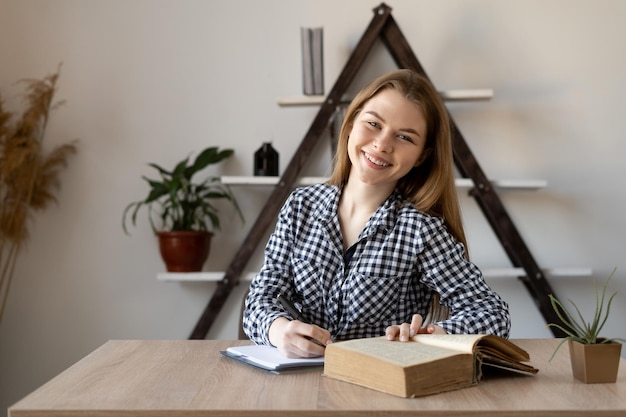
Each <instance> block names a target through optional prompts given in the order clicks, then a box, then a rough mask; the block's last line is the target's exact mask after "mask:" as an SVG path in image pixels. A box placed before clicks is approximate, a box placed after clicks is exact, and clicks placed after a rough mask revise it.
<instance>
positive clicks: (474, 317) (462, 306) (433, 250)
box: [421, 221, 511, 338]
mask: <svg viewBox="0 0 626 417" xmlns="http://www.w3.org/2000/svg"><path fill="white" fill-rule="evenodd" d="M427 229H428V230H427V232H426V233H425V235H424V236H425V239H426V240H425V250H424V251H423V252H422V254H421V268H422V271H421V276H422V280H423V282H424V284H425V285H427V286H429V287H430V288H432V289H433V290H434V291H436V292H437V293H439V295H440V297H441V303H442V304H443V305H444V306H446V307H448V308H449V309H450V317H449V319H448V320H444V321H441V322H438V323H435V324H437V325H439V326H441V327H443V328H444V329H445V330H446V331H447V332H448V333H456V334H495V335H498V336H501V337H505V338H507V337H508V336H509V332H510V328H511V317H510V313H509V307H508V304H507V303H506V302H505V301H504V300H503V299H502V298H501V297H500V296H499V295H498V294H497V293H496V292H495V291H493V290H492V289H491V288H490V287H489V285H488V284H487V282H486V281H485V279H484V277H483V275H482V273H481V272H480V269H479V268H478V267H477V266H476V265H474V264H473V263H472V262H470V261H469V260H468V259H467V258H466V255H465V248H464V246H463V245H462V244H461V243H460V242H458V241H457V240H456V239H454V237H453V236H452V235H451V234H450V233H448V231H447V230H446V228H445V226H444V225H443V224H442V222H441V221H439V222H438V223H433V224H431V225H429V226H427Z"/></svg>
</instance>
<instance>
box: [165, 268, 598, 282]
mask: <svg viewBox="0 0 626 417" xmlns="http://www.w3.org/2000/svg"><path fill="white" fill-rule="evenodd" d="M542 271H543V272H544V274H546V275H549V276H552V277H588V276H591V268H546V269H542ZM482 273H483V276H484V277H485V278H515V277H520V276H524V275H526V272H525V271H524V268H485V269H482ZM224 274H225V272H159V273H158V274H157V280H159V281H166V282H218V281H221V280H222V279H223V278H224ZM255 275H256V272H244V273H243V275H242V276H241V280H242V281H246V282H249V281H252V278H254V276H255Z"/></svg>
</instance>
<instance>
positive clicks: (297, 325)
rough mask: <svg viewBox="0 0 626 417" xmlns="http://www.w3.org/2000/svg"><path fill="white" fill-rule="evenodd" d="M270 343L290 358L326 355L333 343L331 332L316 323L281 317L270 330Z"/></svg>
mask: <svg viewBox="0 0 626 417" xmlns="http://www.w3.org/2000/svg"><path fill="white" fill-rule="evenodd" d="M268 336H269V339H270V343H271V344H272V345H274V346H276V347H277V348H278V350H279V351H280V352H281V353H282V354H283V355H285V356H286V357H288V358H314V357H318V356H324V349H325V347H326V345H327V344H329V343H331V342H332V341H331V338H330V332H329V331H328V330H325V329H322V328H321V327H319V326H316V325H314V324H307V323H304V322H301V321H299V320H289V319H287V318H286V317H279V318H277V319H276V320H274V321H273V322H272V324H271V326H270V330H269V335H268Z"/></svg>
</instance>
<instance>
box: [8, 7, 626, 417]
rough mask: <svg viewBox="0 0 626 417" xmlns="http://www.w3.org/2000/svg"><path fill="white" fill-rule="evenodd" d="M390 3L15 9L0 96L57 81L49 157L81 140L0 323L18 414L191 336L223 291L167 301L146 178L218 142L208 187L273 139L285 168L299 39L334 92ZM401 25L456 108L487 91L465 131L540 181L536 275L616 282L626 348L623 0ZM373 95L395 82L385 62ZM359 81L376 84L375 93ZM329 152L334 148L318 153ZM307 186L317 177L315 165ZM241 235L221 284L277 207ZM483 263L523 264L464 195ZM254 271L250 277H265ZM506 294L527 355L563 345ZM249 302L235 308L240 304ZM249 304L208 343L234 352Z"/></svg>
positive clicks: (306, 114) (573, 294) (527, 196)
mask: <svg viewBox="0 0 626 417" xmlns="http://www.w3.org/2000/svg"><path fill="white" fill-rule="evenodd" d="M378 4H379V3H378V2H376V1H372V2H370V3H367V2H363V1H362V0H349V1H341V2H338V1H335V0H315V1H313V0H295V1H294V0H270V1H267V0H266V1H254V0H248V1H245V0H235V1H211V0H204V1H201V0H196V1H192V0H181V1H165V0H124V1H122V0H99V1H98V0H92V1H80V0H54V1H52V0H0V57H1V62H2V64H1V65H0V92H1V93H2V96H3V97H4V98H5V101H6V103H7V105H10V106H15V104H16V94H17V93H18V92H19V91H20V89H19V86H16V85H15V84H14V82H15V81H16V80H18V79H21V78H25V77H26V78H27V77H43V76H45V75H47V74H50V73H52V72H53V71H54V70H55V69H56V67H57V64H58V63H59V62H61V61H62V62H63V67H62V73H61V79H60V89H59V92H58V98H59V99H65V100H67V105H66V106H64V107H62V108H61V109H59V110H58V111H57V112H56V113H55V114H54V116H53V118H52V120H51V124H50V126H49V129H48V134H47V137H46V144H47V145H48V146H52V145H56V144H60V143H62V142H65V141H66V140H70V139H74V138H79V139H80V142H79V153H78V154H77V155H76V156H75V157H73V158H72V159H71V161H70V164H69V166H68V167H67V169H66V170H65V171H64V173H63V176H62V189H61V192H60V193H59V195H58V197H59V204H58V206H53V207H52V208H51V209H49V210H47V211H45V212H44V213H41V214H37V215H36V216H35V217H34V219H33V223H32V228H31V235H32V239H31V241H30V243H29V245H28V247H27V248H26V250H25V251H24V252H23V254H22V256H21V257H20V259H19V263H18V266H17V270H16V273H15V281H14V285H13V287H12V290H11V294H10V296H9V303H8V306H7V310H6V314H5V318H4V320H3V322H2V323H1V324H0V408H2V409H4V408H6V407H8V406H9V405H10V404H11V403H13V402H15V401H17V400H18V399H19V398H20V397H22V396H24V395H26V394H27V393H28V392H30V391H31V390H33V389H35V388H36V387H37V386H39V385H41V384H42V383H43V382H45V381H46V380H48V379H50V378H51V377H53V376H54V375H55V374H57V373H58V372H60V371H61V370H63V369H64V368H66V367H67V366H69V365H70V364H71V363H73V362H75V361H76V360H78V359H79V358H81V357H82V356H84V355H85V354H87V353H88V352H90V351H91V350H93V349H95V348H96V347H98V346H99V345H100V344H102V343H103V342H105V341H106V340H108V339H119V338H154V339H160V338H186V337H188V335H189V334H190V332H191V330H192V329H193V327H194V325H195V323H196V321H197V319H198V317H199V315H200V313H201V312H202V310H203V309H204V307H205V305H206V302H207V301H208V300H209V298H210V295H211V292H212V290H213V284H197V283H196V284H192V283H187V284H178V283H163V282H157V281H156V279H155V277H156V274H157V272H159V271H161V270H162V269H163V266H162V263H161V260H160V259H159V256H158V254H157V251H156V243H155V241H154V238H153V236H152V234H151V231H150V229H149V225H148V223H147V222H142V223H141V224H140V226H139V227H137V228H135V229H133V230H132V236H131V237H128V236H126V235H124V233H123V232H122V229H121V226H120V221H121V213H122V210H123V208H124V207H125V205H126V204H127V203H128V202H130V201H132V200H135V199H139V198H141V197H143V196H144V194H145V192H146V189H145V187H144V184H143V182H142V180H141V179H140V176H141V175H142V174H152V172H151V171H150V169H149V168H148V167H146V163H147V162H157V163H161V164H163V165H166V166H167V165H171V164H173V163H174V162H176V161H178V160H179V159H181V158H182V157H183V156H186V155H187V154H189V153H191V152H196V151H198V150H200V149H202V148H203V147H205V146H207V145H209V144H213V145H218V146H222V147H232V148H234V149H235V151H236V155H235V158H233V159H232V160H230V161H228V162H227V163H225V164H223V166H221V167H220V168H219V169H218V168H217V167H216V168H215V169H214V170H213V173H216V174H227V175H251V173H252V154H253V152H254V150H255V149H257V148H258V147H259V146H260V144H261V143H262V142H263V141H268V140H271V141H272V142H273V144H274V147H275V148H276V149H278V151H279V152H280V156H281V167H282V168H283V169H284V167H285V166H286V164H287V162H288V160H289V158H290V156H291V155H292V154H293V152H294V150H295V148H296V146H297V144H298V143H299V142H300V141H301V139H302V137H303V136H304V133H305V132H306V130H307V129H308V127H309V124H310V122H311V120H312V118H313V117H314V115H315V113H316V109H315V108H280V107H278V106H277V104H276V99H277V98H278V97H280V96H292V95H298V94H299V93H300V92H301V77H300V74H301V72H300V71H301V67H300V47H299V28H300V26H316V25H323V26H324V28H325V32H324V36H325V60H326V66H325V73H326V80H327V90H329V89H330V87H331V86H332V83H333V82H334V80H335V78H336V77H337V75H338V74H339V73H340V71H341V69H342V68H343V65H344V64H345V62H346V60H347V57H348V55H349V53H350V51H351V49H352V48H353V46H354V45H355V43H356V42H357V41H358V39H359V37H360V36H361V34H362V33H363V31H364V29H365V27H366V26H367V25H368V23H369V22H370V20H371V19H372V17H373V14H372V9H373V8H374V7H375V6H377V5H378ZM389 5H390V6H391V7H393V15H394V18H395V19H396V20H397V22H398V24H399V25H400V28H401V29H402V30H403V32H404V34H405V35H406V37H407V39H408V40H409V42H410V44H411V45H412V47H413V49H414V51H415V52H416V54H417V56H418V58H419V59H420V61H421V62H422V64H423V65H424V67H425V69H426V71H427V72H428V74H429V75H430V77H431V78H432V79H433V81H434V82H435V84H436V85H437V87H438V88H440V89H452V88H493V89H494V90H495V97H494V98H493V100H491V101H489V102H484V103H470V104H455V105H453V106H451V107H450V108H451V110H452V113H453V115H454V117H455V120H456V121H457V123H458V125H459V127H460V128H461V130H462V131H463V133H464V135H465V137H466V139H467V140H468V142H469V143H470V146H471V147H472V149H473V151H474V153H475V155H476V156H477V157H478V159H479V160H480V161H481V163H482V166H483V168H484V170H485V171H486V172H487V174H488V175H489V176H490V177H493V178H506V179H524V178H531V179H546V180H547V181H548V184H549V186H548V188H546V189H544V190H540V191H534V192H521V193H512V192H507V193H505V194H502V198H503V200H504V203H505V205H506V206H507V208H508V209H509V210H510V214H511V216H512V218H513V219H514V221H515V223H516V224H517V226H518V228H519V230H520V232H521V234H522V236H523V237H524V238H525V239H526V242H527V243H528V245H529V247H530V248H531V250H532V251H533V254H534V256H535V257H536V259H537V261H538V262H539V264H540V265H542V266H544V267H591V268H592V269H593V271H594V272H593V278H597V279H603V278H604V277H606V276H607V275H608V273H609V272H610V271H611V270H612V269H613V267H615V266H617V267H618V273H617V276H616V277H615V280H614V282H613V285H612V288H613V289H616V290H620V291H621V293H620V295H619V296H618V298H617V299H616V301H615V304H614V312H615V317H614V319H613V320H612V321H610V322H609V324H608V325H607V331H606V334H607V335H611V336H625V334H626V329H625V326H624V322H623V320H621V317H624V316H625V315H626V257H625V256H624V253H623V252H624V249H625V248H626V245H625V243H626V227H625V224H626V223H625V222H624V220H623V213H624V212H626V193H625V192H624V191H625V185H624V183H623V179H624V178H625V174H626V168H625V166H626V164H624V161H623V159H624V154H626V145H625V143H626V141H625V137H624V135H625V133H624V132H626V118H625V117H624V116H623V109H624V104H623V103H624V98H625V97H626V82H625V80H624V74H626V51H625V50H624V48H623V45H622V41H623V39H624V37H625V36H626V29H624V28H623V24H622V20H623V17H624V16H626V2H623V1H621V0H613V1H611V0H601V1H591V0H588V1H571V0H509V1H506V2H503V1H497V0H449V1H445V2H441V1H434V0H431V1H425V0H423V1H415V0H391V1H389ZM369 64H370V65H369V66H368V68H367V69H366V70H365V71H364V73H362V74H361V75H360V80H364V79H367V78H369V77H370V76H373V75H377V74H378V73H379V72H382V71H386V70H387V69H391V68H393V66H392V64H391V61H390V59H389V58H388V56H387V55H386V54H385V52H384V51H382V48H378V50H377V51H375V52H374V54H373V57H372V58H371V59H370V60H369ZM359 82H362V81H359ZM324 145H326V144H324ZM317 156H318V158H316V159H317V161H318V162H316V163H313V164H312V166H311V167H308V168H307V174H315V175H323V174H324V173H325V170H326V169H327V166H328V162H329V156H328V150H327V147H326V146H322V147H321V148H320V149H319V150H318V152H317ZM236 192H237V195H238V196H239V198H240V200H241V202H242V204H243V205H244V206H245V211H246V217H247V219H248V221H247V223H245V224H244V225H242V224H241V223H239V222H238V221H237V219H236V218H235V217H234V216H232V215H231V214H229V213H226V218H225V219H224V223H225V224H224V228H225V232H224V233H222V234H220V235H219V236H218V237H217V238H216V239H217V242H216V244H215V245H214V252H213V254H212V255H211V258H210V260H209V262H208V264H207V266H206V269H207V270H223V269H224V268H225V267H226V266H227V265H228V263H229V262H230V260H231V257H232V254H233V252H234V251H235V250H236V249H237V248H238V243H239V242H240V241H241V240H242V239H243V237H244V236H245V234H246V232H247V230H248V229H249V228H250V226H251V225H252V223H253V220H254V218H255V215H256V211H255V209H256V208H259V207H260V206H261V205H262V204H263V203H264V201H265V199H266V198H267V195H268V193H267V189H252V188H250V189H248V188H238V189H237V190H236ZM463 204H464V213H465V219H466V222H467V229H468V233H469V236H470V245H471V251H472V254H473V257H474V260H475V261H476V262H477V263H478V264H479V266H481V267H507V266H509V262H508V260H507V258H506V256H505V255H504V253H503V251H502V249H501V248H500V247H499V245H498V243H497V241H496V239H495V238H494V237H493V234H492V233H491V231H490V230H489V228H488V226H487V225H486V223H485V221H484V219H483V218H482V216H481V215H480V213H479V212H478V209H477V208H476V206H475V203H474V202H473V201H472V200H470V199H468V198H463ZM259 261H260V256H259V254H258V253H257V254H256V255H255V257H254V259H253V260H252V261H251V263H250V268H249V269H254V268H256V267H258V262H259ZM593 278H592V277H585V278H569V279H568V278H554V279H551V281H550V282H551V284H552V286H553V287H554V289H555V291H556V292H557V294H558V295H559V296H560V297H561V298H562V299H566V298H572V299H574V300H577V301H578V302H579V303H581V304H583V307H584V309H588V308H589V307H590V305H589V301H590V300H589V299H587V300H585V299H584V298H585V297H588V296H589V294H591V292H592V288H593V287H592V282H593ZM490 282H491V284H492V285H493V286H494V287H495V288H496V289H497V290H498V291H499V292H500V293H501V294H502V295H503V296H504V297H505V298H506V299H507V300H508V301H509V302H510V304H511V308H512V312H513V320H514V321H513V334H512V336H513V337H547V336H549V335H550V333H549V332H548V331H547V330H546V328H545V323H544V321H543V319H542V318H541V316H540V315H539V313H538V312H537V309H536V308H535V306H534V303H533V302H532V300H531V298H530V296H529V295H528V293H527V292H526V290H525V289H524V287H523V286H522V285H521V284H520V283H519V282H517V281H515V280H505V279H493V280H490ZM241 290H242V288H239V289H238V292H241ZM238 304H239V300H238V299H233V300H232V302H231V306H230V307H231V308H230V311H227V312H225V314H224V315H223V316H221V317H220V318H219V320H218V323H216V325H215V327H214V328H213V329H212V330H211V332H210V334H209V337H210V338H223V339H231V338H235V337H236V334H237V333H236V332H237V330H236V319H237V313H236V312H237V311H238V308H239V305H238Z"/></svg>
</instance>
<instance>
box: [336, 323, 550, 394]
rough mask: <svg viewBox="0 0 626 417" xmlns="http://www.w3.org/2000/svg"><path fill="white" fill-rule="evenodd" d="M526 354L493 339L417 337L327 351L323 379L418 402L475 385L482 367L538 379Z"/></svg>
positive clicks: (358, 343) (359, 342)
mask: <svg viewBox="0 0 626 417" xmlns="http://www.w3.org/2000/svg"><path fill="white" fill-rule="evenodd" d="M529 360H530V357H529V355H528V353H527V352H526V351H525V350H523V349H521V348H520V347H519V346H517V345H515V344H514V343H512V342H510V341H509V340H506V339H503V338H501V337H498V336H494V335H452V334H442V335H439V334H419V335H416V336H414V337H412V338H411V341H409V342H399V341H393V342H392V341H388V340H386V339H385V338H384V337H374V338H366V339H354V340H347V341H344V342H335V343H332V344H330V345H328V346H327V347H326V354H325V362H324V374H325V375H326V376H328V377H332V378H335V379H340V380H343V381H347V382H351V383H354V384H358V385H362V386H364V387H368V388H372V389H376V390H378V391H383V392H386V393H389V394H394V395H397V396H400V397H418V396H423V395H430V394H436V393H439V392H444V391H450V390H454V389H459V388H464V387H469V386H472V385H475V384H477V383H478V381H480V379H481V377H482V367H483V366H492V367H496V368H500V369H506V370H511V371H515V372H521V373H525V374H536V373H537V372H538V370H537V369H536V368H534V367H533V366H531V365H529V364H525V363H523V362H528V361H529Z"/></svg>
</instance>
